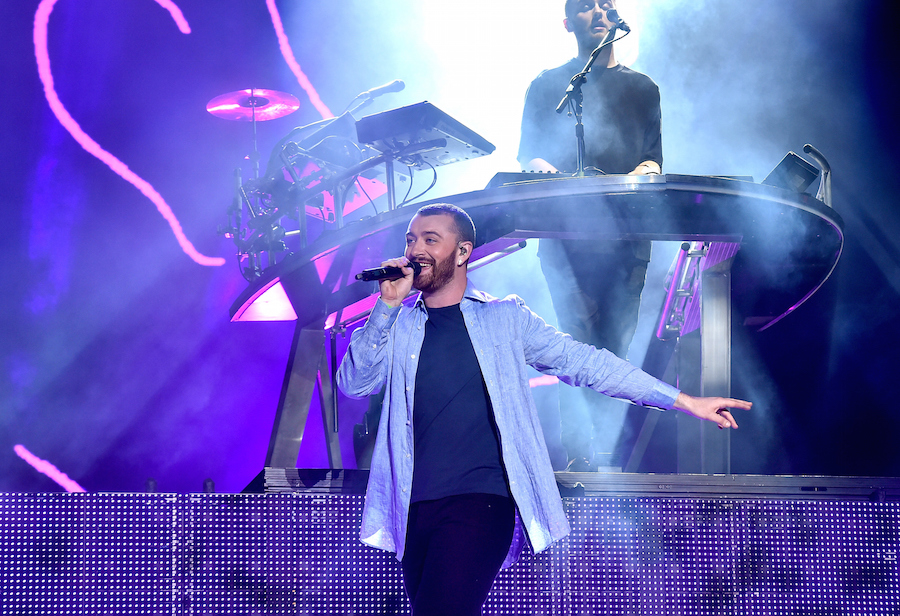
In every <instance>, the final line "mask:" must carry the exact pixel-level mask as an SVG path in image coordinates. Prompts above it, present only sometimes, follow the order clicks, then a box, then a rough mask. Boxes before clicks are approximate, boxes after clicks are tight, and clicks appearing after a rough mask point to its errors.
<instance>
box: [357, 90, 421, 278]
mask: <svg viewBox="0 0 900 616" xmlns="http://www.w3.org/2000/svg"><path fill="white" fill-rule="evenodd" d="M401 83H402V82H401ZM409 267H411V268H412V269H413V276H418V275H419V272H421V271H422V265H421V264H420V263H418V262H416V261H410V262H409ZM398 278H403V270H402V269H400V268H399V267H392V266H390V265H389V266H387V267H373V268H371V269H364V270H363V271H361V272H360V273H358V274H357V275H356V279H357V280H364V281H366V282H368V281H370V280H397V279H398Z"/></svg>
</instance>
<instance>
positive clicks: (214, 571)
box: [0, 493, 900, 616]
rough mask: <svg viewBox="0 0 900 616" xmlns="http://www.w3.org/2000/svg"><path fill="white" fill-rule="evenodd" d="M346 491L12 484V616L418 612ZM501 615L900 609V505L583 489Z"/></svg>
mask: <svg viewBox="0 0 900 616" xmlns="http://www.w3.org/2000/svg"><path fill="white" fill-rule="evenodd" d="M362 503H363V497H362V496H355V495H339V494H326V493H321V494H313V493H284V494H254V495H216V494H210V495H206V494H201V495H182V496H173V495H170V496H166V495H153V494H150V495H135V494H123V495H106V494H43V495H41V494H39V495H19V494H12V495H0V592H2V595H0V612H2V613H4V614H7V613H9V614H15V613H28V614H47V615H49V614H63V613H72V614H127V613H134V614H195V615H199V614H203V615H210V616H212V615H214V614H216V615H219V614H291V615H296V614H408V613H409V608H408V604H407V601H406V598H405V596H404V593H403V585H402V581H401V578H400V570H399V566H398V563H397V561H396V559H395V558H394V557H393V555H391V554H388V553H385V552H381V551H379V550H375V549H373V548H369V547H367V546H364V545H362V544H361V543H360V542H359V540H358V539H357V530H358V528H359V517H360V512H361V510H362ZM565 507H566V512H567V514H568V516H569V520H570V522H571V523H572V534H571V535H570V536H569V537H568V538H566V539H565V540H563V541H560V542H559V543H557V544H556V545H554V546H552V547H551V548H550V549H548V550H547V551H546V552H544V553H542V554H539V555H537V556H535V555H533V554H530V553H528V552H526V554H525V555H524V556H523V558H522V559H521V560H520V561H519V562H518V563H517V564H515V565H514V566H513V567H511V568H510V569H508V570H506V571H503V572H501V574H500V576H499V577H498V579H497V581H496V583H495V585H494V588H493V590H492V592H491V594H490V596H489V597H488V601H487V603H486V605H485V610H484V613H485V614H491V615H500V614H503V615H515V616H520V615H522V614H578V615H584V614H613V615H625V614H641V615H656V614H659V615H662V614H666V615H669V614H679V615H686V616H687V615H705V614H766V615H771V616H778V615H785V616H787V615H797V614H804V615H805V614H866V615H872V616H874V615H882V614H883V615H888V614H893V615H896V614H897V607H898V605H900V572H898V564H897V551H898V547H900V503H870V502H864V501H851V502H839V501H825V500H818V501H798V500H790V501H775V500H761V499H759V500H749V499H742V500H738V499H721V500H714V499H678V498H599V497H589V498H573V499H566V500H565Z"/></svg>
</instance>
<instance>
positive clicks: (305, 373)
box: [265, 327, 343, 468]
mask: <svg viewBox="0 0 900 616" xmlns="http://www.w3.org/2000/svg"><path fill="white" fill-rule="evenodd" d="M323 375H324V376H323ZM316 385H318V387H319V400H320V403H321V407H322V423H323V425H324V427H325V441H326V443H327V446H328V461H329V464H330V465H331V468H342V466H343V465H342V462H341V451H340V443H339V441H338V434H337V432H336V431H335V430H334V422H333V416H334V415H333V412H332V411H333V408H334V407H333V400H332V390H331V375H330V373H329V371H328V365H327V362H326V361H325V331H324V329H323V328H322V327H314V328H300V327H298V328H297V329H296V330H295V331H294V339H293V342H292V343H291V354H290V357H289V359H288V365H287V369H286V371H285V375H284V383H283V385H282V387H281V398H280V399H279V401H278V411H277V413H276V414H275V424H274V425H273V426H272V436H271V437H270V439H269V450H268V452H267V453H266V463H265V465H266V467H275V468H294V467H296V466H297V456H298V455H299V453H300V444H301V442H302V441H303V433H304V431H305V429H306V420H307V418H308V416H309V405H310V401H311V400H312V396H313V392H314V391H315V387H316Z"/></svg>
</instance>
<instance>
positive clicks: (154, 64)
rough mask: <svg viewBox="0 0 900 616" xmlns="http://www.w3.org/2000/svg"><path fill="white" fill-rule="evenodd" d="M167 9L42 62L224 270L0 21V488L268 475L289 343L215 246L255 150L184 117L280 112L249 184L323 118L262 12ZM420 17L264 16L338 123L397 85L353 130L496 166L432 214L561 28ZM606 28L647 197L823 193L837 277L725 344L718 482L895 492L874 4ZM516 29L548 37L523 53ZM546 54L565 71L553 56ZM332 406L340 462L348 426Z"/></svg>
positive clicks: (735, 8)
mask: <svg viewBox="0 0 900 616" xmlns="http://www.w3.org/2000/svg"><path fill="white" fill-rule="evenodd" d="M178 4H179V7H180V8H181V10H182V11H183V12H184V15H185V18H186V19H187V21H188V22H189V23H190V25H191V33H190V34H182V33H181V32H179V31H178V28H177V27H176V26H175V24H174V22H173V21H172V18H171V17H170V15H169V14H168V13H167V11H166V10H165V9H163V8H162V7H161V6H160V5H158V4H156V3H155V2H152V1H151V0H145V1H137V0H135V1H134V2H128V3H119V2H112V1H110V0H106V1H103V0H83V1H81V2H74V1H71V0H69V1H66V0H60V1H59V2H58V4H57V5H56V6H55V8H54V10H53V12H52V14H51V17H50V24H49V52H50V59H51V63H52V69H53V76H54V79H55V88H56V91H57V93H58V94H59V97H60V99H61V100H62V102H63V104H64V105H65V106H66V108H67V109H68V111H69V113H71V115H72V116H73V117H74V118H75V119H76V121H77V122H78V123H79V124H80V126H81V127H82V128H83V129H84V131H85V132H86V133H87V134H89V135H90V136H91V137H92V138H93V139H94V140H96V141H97V142H98V143H100V144H101V146H103V147H104V148H105V149H106V150H107V151H109V152H110V153H112V154H113V155H115V156H116V157H117V158H118V159H120V160H121V161H123V162H125V164H127V165H128V166H129V168H130V169H131V170H132V171H134V172H135V173H136V174H137V175H139V176H141V177H142V178H144V179H145V180H147V181H148V182H149V183H150V184H152V185H153V187H154V188H155V189H156V190H157V191H159V193H160V194H161V195H162V196H163V197H164V198H165V199H166V201H167V202H168V204H169V205H170V206H171V207H172V210H173V211H174V213H175V215H176V216H177V218H178V220H179V221H180V223H181V225H182V226H183V228H184V231H185V234H186V236H187V237H188V238H189V239H190V240H191V241H192V242H193V244H194V245H195V246H196V247H197V249H198V250H199V251H200V252H201V253H203V254H205V255H208V256H213V257H223V258H224V259H225V260H226V264H225V265H224V266H221V267H210V266H201V265H198V264H196V263H195V262H194V261H192V260H191V259H190V258H189V257H188V256H187V255H186V254H185V253H184V252H183V251H182V250H181V249H180V247H179V246H178V244H177V242H176V241H175V239H174V236H173V235H172V232H171V230H170V228H169V226H168V224H167V223H166V222H165V221H164V220H163V218H162V217H161V216H160V215H159V213H158V212H157V211H156V208H155V207H154V205H153V204H152V203H151V202H150V201H149V200H148V199H147V198H146V197H144V196H143V195H141V194H140V192H138V190H137V189H135V188H134V187H133V186H132V185H131V184H128V183H127V182H125V181H124V180H123V179H122V178H120V177H119V176H118V175H116V174H114V173H113V172H112V171H110V169H109V168H108V167H106V166H105V165H104V164H103V163H101V162H100V161H99V160H97V159H96V158H94V157H92V156H91V155H90V154H88V153H87V152H86V151H85V150H83V149H82V148H81V147H80V146H79V145H78V143H77V142H76V141H75V140H74V139H73V138H72V136H71V135H70V134H69V133H68V132H66V130H65V129H64V128H63V127H62V126H61V124H60V122H59V121H58V120H57V119H56V117H55V116H54V115H53V113H52V112H51V110H50V107H49V106H48V103H47V100H46V98H45V96H44V91H43V86H42V84H41V81H40V80H39V78H38V73H37V67H36V62H35V52H34V44H33V40H32V34H33V22H34V15H35V11H36V10H37V8H38V6H39V3H38V2H36V1H31V0H29V1H24V2H14V3H12V2H7V3H4V4H3V5H2V7H0V23H2V24H3V26H2V28H3V33H4V41H5V42H4V51H3V54H2V56H0V62H2V75H3V76H4V78H5V82H6V85H7V88H6V93H5V96H3V97H0V118H2V121H3V129H2V130H0V151H2V153H3V157H2V161H3V164H2V167H0V204H2V210H0V211H2V219H0V220H2V223H3V224H4V233H3V235H2V237H3V244H2V246H3V253H2V261H0V263H2V267H0V289H2V299H0V366H2V369H0V490H3V491H52V490H58V489H60V488H59V487H58V486H57V485H56V484H55V483H53V482H52V481H50V480H49V479H48V478H46V477H45V476H43V475H41V474H39V473H38V472H37V471H35V470H34V469H33V468H31V467H30V466H28V465H27V464H26V463H25V462H24V461H23V460H22V459H21V458H20V457H19V456H17V455H16V453H15V452H14V449H13V448H14V446H15V445H17V444H21V445H23V446H24V447H26V448H27V449H28V450H29V451H31V452H33V453H34V454H35V455H37V456H39V457H40V458H43V459H45V460H48V461H50V462H51V463H53V464H54V465H56V466H57V467H58V468H59V469H60V470H61V471H63V472H65V473H66V474H68V475H69V476H70V477H71V478H72V479H74V480H76V481H78V482H79V483H80V484H81V485H82V486H83V487H84V488H86V489H87V490H91V491H104V490H105V491H140V490H143V489H145V485H146V482H147V480H148V479H150V478H153V479H154V480H155V481H157V482H158V485H159V489H160V490H165V491H173V492H186V491H198V490H200V489H202V487H203V481H204V479H206V478H211V479H213V480H214V481H215V482H216V485H217V489H218V490H220V491H239V490H241V489H242V488H243V487H244V486H245V485H246V484H247V483H248V482H249V481H250V480H251V479H252V478H253V476H254V475H255V474H256V473H257V472H258V471H259V470H260V469H261V468H262V464H263V460H264V457H265V452H266V446H267V442H268V437H269V432H270V430H271V426H272V420H273V417H274V414H275V409H276V406H277V401H278V395H279V392H280V386H281V381H282V376H283V371H284V366H285V363H286V360H287V355H288V350H289V345H290V337H291V332H292V329H293V328H292V324H291V323H278V322H275V323H230V322H229V318H228V309H229V306H230V305H231V303H232V301H234V299H235V298H236V297H237V296H238V294H239V293H240V292H241V291H242V290H243V289H244V288H245V286H246V282H245V281H244V279H243V278H242V277H241V274H240V273H239V271H238V267H237V262H236V259H235V257H234V252H235V251H234V246H233V244H231V243H230V241H229V240H227V239H225V238H222V237H219V236H217V235H216V228H217V226H218V225H220V224H223V223H224V222H225V209H226V208H227V206H228V204H229V202H230V200H231V177H232V173H233V170H234V169H235V168H236V167H241V168H242V169H243V173H244V176H245V178H246V177H249V172H250V165H249V162H248V161H247V160H246V159H245V158H244V157H245V156H246V155H247V154H248V153H249V152H250V150H251V145H250V144H251V139H250V134H251V133H250V126H249V124H248V123H241V122H229V121H226V120H222V119H220V118H216V117H213V116H212V115H210V114H208V113H207V112H206V111H205V107H206V103H207V101H209V100H210V99H211V98H213V97H215V96H218V95H220V94H223V93H226V92H231V91H235V90H239V89H242V88H247V87H265V88H272V89H275V90H280V91H286V92H291V93H292V94H295V95H296V96H298V98H299V99H300V101H301V108H300V110H299V111H298V112H296V113H295V114H293V115H292V116H289V117H287V118H282V119H278V120H273V121H271V122H266V123H262V124H260V126H259V142H260V147H259V149H260V150H261V151H262V152H263V159H264V162H265V158H266V156H267V153H268V151H269V149H270V148H271V147H272V146H273V145H274V143H275V142H276V141H277V140H278V139H280V138H281V137H283V136H284V135H285V134H286V133H287V132H288V131H289V130H290V129H291V128H293V127H294V126H300V125H302V124H306V123H309V122H312V121H314V120H317V119H320V118H321V115H319V114H318V113H317V112H316V110H315V108H314V107H313V106H312V105H311V104H309V99H308V97H307V96H306V93H305V92H304V91H303V89H302V88H301V87H300V86H299V85H298V82H297V79H296V78H295V77H294V75H293V74H292V73H291V72H290V70H289V69H288V67H287V65H286V63H285V61H284V58H283V57H282V55H281V53H280V51H279V48H278V41H277V39H276V37H275V32H274V30H273V27H272V23H271V20H270V16H269V13H268V12H267V10H266V5H265V3H264V2H262V1H259V2H245V1H239V0H218V1H217V2H203V1H201V0H183V1H181V2H179V3H178ZM421 4H426V5H427V4H430V3H414V2H397V3H390V4H389V5H387V6H384V7H380V8H379V7H377V6H374V5H373V3H364V2H361V1H357V0H353V1H350V2H341V3H318V2H301V1H298V2H291V3H287V2H283V1H282V2H279V3H278V6H279V9H280V10H281V15H282V18H283V19H284V23H285V27H286V29H287V33H288V36H289V38H290V41H291V45H292V47H293V51H294V54H295V56H296V58H297V60H298V62H299V63H300V65H301V66H302V67H303V70H304V71H305V73H306V75H307V76H308V77H309V79H310V81H311V82H312V84H313V85H314V86H315V88H316V90H317V91H318V93H319V94H320V95H321V97H322V100H323V101H324V102H325V104H326V105H328V107H329V108H330V109H331V111H333V112H334V113H339V112H340V111H341V110H342V109H343V107H344V106H345V105H346V104H347V103H348V102H349V101H350V99H352V98H353V96H354V95H356V94H357V93H359V92H361V91H364V90H367V89H369V88H371V87H374V86H376V85H379V84H382V83H385V82H387V81H390V80H392V79H395V78H402V79H404V80H405V81H406V82H407V89H406V90H405V91H404V92H403V93H400V94H397V95H393V96H386V97H384V98H383V99H379V101H378V102H377V103H376V104H375V105H373V106H372V107H371V108H369V109H367V110H366V113H370V112H374V111H379V110H382V109H388V108H391V107H395V106H400V105H404V104H410V103H414V102H418V101H419V100H426V99H427V100H431V101H432V102H435V103H436V104H438V105H439V106H440V107H441V108H442V109H444V110H445V111H447V112H448V113H450V114H451V115H452V116H454V117H456V118H457V119H459V120H460V121H462V122H463V123H464V124H466V125H467V126H470V127H472V128H473V129H475V130H476V131H478V132H479V133H480V134H482V135H484V136H485V137H487V138H488V139H489V140H491V141H492V142H493V143H495V144H496V145H497V146H498V148H497V152H496V153H495V154H494V155H492V156H491V157H487V158H485V159H484V160H481V161H477V163H472V164H469V163H466V164H460V165H454V166H452V167H447V172H446V173H443V172H442V174H441V177H440V182H439V183H438V186H437V187H436V188H435V190H434V191H432V192H431V193H430V194H429V195H428V196H429V197H439V196H441V195H447V194H453V193H456V192H463V191H467V190H474V189H477V188H480V187H483V186H484V184H485V183H486V180H487V179H488V178H489V177H490V176H491V175H492V174H493V173H494V172H496V171H501V170H504V171H509V170H515V168H516V166H515V162H514V158H515V149H516V146H517V134H516V126H517V124H518V118H519V116H520V113H521V103H522V99H523V96H524V91H525V88H526V87H527V85H528V82H529V81H530V79H531V78H533V76H534V75H536V74H537V72H539V71H540V70H542V69H544V68H549V67H552V66H555V65H558V64H561V63H562V62H563V61H565V60H566V59H567V57H568V56H567V55H565V54H566V53H568V54H571V53H574V44H573V43H572V42H571V41H570V40H569V38H567V35H566V33H565V32H564V31H563V30H562V27H561V25H560V24H559V21H556V20H557V19H558V20H560V21H561V19H562V2H560V3H559V5H560V6H559V7H553V15H555V16H554V17H553V18H552V19H553V24H552V26H551V25H546V24H545V23H544V22H545V21H546V19H545V18H544V15H543V14H542V13H541V12H540V11H539V10H538V9H531V8H529V7H530V6H532V5H528V4H527V3H525V4H521V3H517V4H516V6H512V5H509V4H508V3H496V5H494V4H491V5H490V6H480V5H479V3H474V2H472V3H470V2H461V3H455V7H451V8H448V7H435V6H431V7H428V6H424V7H423V6H420V5H421ZM480 4H481V5H484V4H486V3H480ZM542 4H545V5H546V4H548V3H542ZM550 4H552V3H550ZM620 12H621V13H622V14H623V16H625V17H626V19H629V20H630V19H631V18H632V17H633V19H634V25H635V26H636V27H635V29H636V30H638V29H639V30H640V32H639V33H636V34H635V35H634V37H633V38H634V39H639V40H638V42H639V54H635V55H636V59H635V60H634V62H633V63H632V66H633V67H634V68H636V69H637V70H640V71H642V72H645V73H647V74H649V75H650V76H652V77H653V78H654V79H655V80H656V81H657V83H659V85H660V89H661V92H662V97H663V118H664V119H663V132H664V147H665V157H666V161H665V171H667V172H669V173H685V174H696V175H705V174H729V175H752V176H754V177H755V178H756V179H757V180H760V179H762V178H763V177H764V176H765V175H766V173H768V171H769V170H771V168H772V167H774V165H775V164H776V163H777V162H778V160H779V159H780V158H781V157H782V156H783V155H784V153H785V152H787V151H788V150H793V151H796V152H801V151H802V147H803V144H804V143H812V144H813V145H815V146H816V147H818V148H819V149H820V150H821V151H822V152H823V153H824V154H825V155H826V156H827V157H828V159H829V161H830V163H831V165H832V167H833V169H834V206H835V209H836V210H837V211H838V212H839V213H840V215H841V216H842V217H843V219H844V221H845V223H846V228H845V234H846V238H847V239H846V244H845V250H844V254H843V257H842V259H841V261H840V263H839V265H838V268H837V270H836V271H835V273H834V275H833V277H832V278H831V280H829V281H828V283H826V285H825V287H824V288H823V289H822V290H821V291H820V292H819V293H818V294H817V295H815V296H814V297H813V298H812V299H811V300H810V302H808V303H807V304H806V305H804V306H803V307H802V308H801V309H799V310H798V311H797V312H796V313H795V314H793V315H791V316H790V317H789V318H787V319H785V320H783V321H782V322H781V323H779V324H777V325H776V326H774V327H772V328H771V329H769V330H767V331H766V332H763V333H761V334H751V333H749V332H746V331H743V330H739V331H736V332H735V339H736V340H735V342H736V347H737V351H736V357H735V369H734V373H735V376H734V381H735V385H734V388H735V393H736V394H737V395H741V396H746V397H748V398H750V399H753V400H754V401H755V403H756V407H755V409H754V410H753V411H752V413H746V414H744V415H742V416H741V417H740V419H739V420H740V422H741V429H740V430H739V431H738V432H736V433H734V435H733V441H732V442H733V445H732V446H733V448H734V462H733V470H734V471H735V472H738V473H764V474H801V473H802V474H807V473H809V474H835V475H876V476H897V475H900V455H898V454H897V445H896V444H897V442H900V418H898V414H897V412H896V411H895V410H894V409H893V405H892V403H891V398H890V396H891V395H892V392H893V391H894V390H895V389H896V385H895V383H896V373H897V369H898V366H900V357H898V352H897V344H898V341H900V250H898V248H900V247H898V240H897V237H898V232H900V215H898V208H897V194H898V190H900V180H898V177H897V164H898V162H900V156H898V147H897V144H898V139H900V134H898V133H900V120H898V117H897V113H896V104H897V100H898V96H897V95H898V92H897V82H898V79H897V74H898V69H900V63H898V59H900V55H898V45H897V41H896V38H897V37H896V23H897V20H898V17H900V14H898V9H897V8H896V4H895V3H893V2H889V1H887V0H885V1H876V0H871V1H867V2H853V3H846V2H838V1H832V0H818V1H817V2H807V1H803V0H762V1H758V2H753V3H745V2H720V1H716V0H707V1H705V2H667V3H655V2H650V1H649V0H647V1H644V2H640V1H638V0H635V1H634V2H632V3H626V2H625V1H624V0H623V2H621V3H620ZM535 22H537V24H536V23H535ZM523 24H524V25H527V26H528V27H530V28H536V27H544V26H545V25H546V27H547V28H548V29H551V32H552V36H551V34H549V33H548V35H547V39H546V40H544V38H543V37H540V38H531V36H530V35H528V34H526V33H524V32H523V31H522V28H523V27H524V26H523ZM638 26H639V28H638ZM554 36H555V38H553V37H554ZM543 45H547V46H552V45H558V46H560V47H562V48H565V49H566V51H565V52H564V53H563V54H562V55H559V56H553V57H549V56H547V55H542V54H543V53H544V52H543V51H542V50H543V49H544V48H543V47H542V46H543ZM623 55H625V54H624V51H623ZM473 58H474V59H476V60H477V62H474V61H473ZM498 84H499V85H498ZM815 188H816V186H815V185H814V186H813V187H812V188H811V189H810V190H813V191H814V190H815ZM399 249H400V247H398V251H399ZM667 250H668V249H667V248H666V247H665V246H662V247H655V248H654V258H655V264H654V266H656V264H657V263H661V265H659V266H658V267H661V268H662V269H663V270H665V268H666V267H667V266H668V262H667V259H668V258H669V257H668V256H667ZM660 255H661V257H660ZM657 257H660V258H657ZM503 263H504V262H501V264H498V265H495V266H492V269H491V271H487V269H486V270H485V271H484V273H479V276H480V277H479V279H478V283H479V284H480V286H482V287H483V288H485V290H487V291H489V292H491V293H493V294H495V295H503V294H505V293H508V292H513V291H515V292H518V293H519V294H521V295H522V296H523V297H524V298H525V299H526V301H528V303H529V304H530V305H532V307H534V308H535V309H536V310H537V311H538V312H540V313H542V314H545V315H546V316H547V317H548V319H549V320H551V321H552V320H553V315H552V310H550V309H549V308H548V303H547V300H546V297H545V289H542V288H541V282H540V280H539V276H537V275H536V274H535V272H536V271H537V269H536V267H535V262H534V257H533V253H528V252H527V251H523V254H522V255H519V256H517V258H516V259H511V260H510V261H509V262H508V263H507V264H506V265H503ZM513 270H516V271H513ZM651 282H652V280H650V281H648V289H649V288H650V285H651ZM508 287H511V288H508ZM633 353H635V352H634V349H633ZM345 408H346V409H347V411H346V412H344V413H343V415H342V417H343V419H342V426H341V430H342V435H344V437H343V438H344V440H345V441H347V440H348V439H349V434H350V433H351V431H352V426H353V424H354V423H356V422H358V421H359V418H360V415H361V413H362V411H363V410H364V404H360V403H355V404H353V403H346V402H345ZM660 447H661V449H660V451H664V449H665V445H661V446H660ZM351 450H352V448H351V447H350V446H349V445H348V444H347V443H345V452H350V451H351ZM660 456H661V457H660V460H665V455H663V454H662V453H661V454H660ZM349 459H350V458H349V456H348V455H346V454H345V460H349ZM325 460H326V458H325V456H324V452H323V451H322V450H321V441H320V439H318V440H317V439H316V438H312V437H310V438H309V439H306V440H305V441H304V444H303V448H302V449H301V455H300V459H299V460H298V466H300V467H322V466H325V465H326V462H325ZM347 464H348V465H349V466H352V465H353V462H352V461H348V462H347ZM660 464H662V462H660Z"/></svg>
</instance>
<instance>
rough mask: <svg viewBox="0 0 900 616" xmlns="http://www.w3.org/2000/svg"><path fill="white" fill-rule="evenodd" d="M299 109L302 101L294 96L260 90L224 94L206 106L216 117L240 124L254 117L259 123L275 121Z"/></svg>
mask: <svg viewBox="0 0 900 616" xmlns="http://www.w3.org/2000/svg"><path fill="white" fill-rule="evenodd" d="M299 108H300V101H299V100H298V99H297V97H296V96H294V95H293V94H288V93H287V92H279V91H277V90H263V89H259V88H251V89H249V90H238V91H237V92H229V93H228V94H222V95H220V96H217V97H215V98H214V99H212V100H211V101H209V102H208V103H207V104H206V110H207V111H208V112H210V113H211V114H213V115H214V116H216V117H218V118H224V119H226V120H238V121H240V122H249V121H251V120H253V119H254V115H255V116H256V121H257V122H265V121H266V120H274V119H276V118H282V117H284V116H286V115H289V114H292V113H294V112H295V111H297V109H299ZM254 112H255V114H254Z"/></svg>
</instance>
